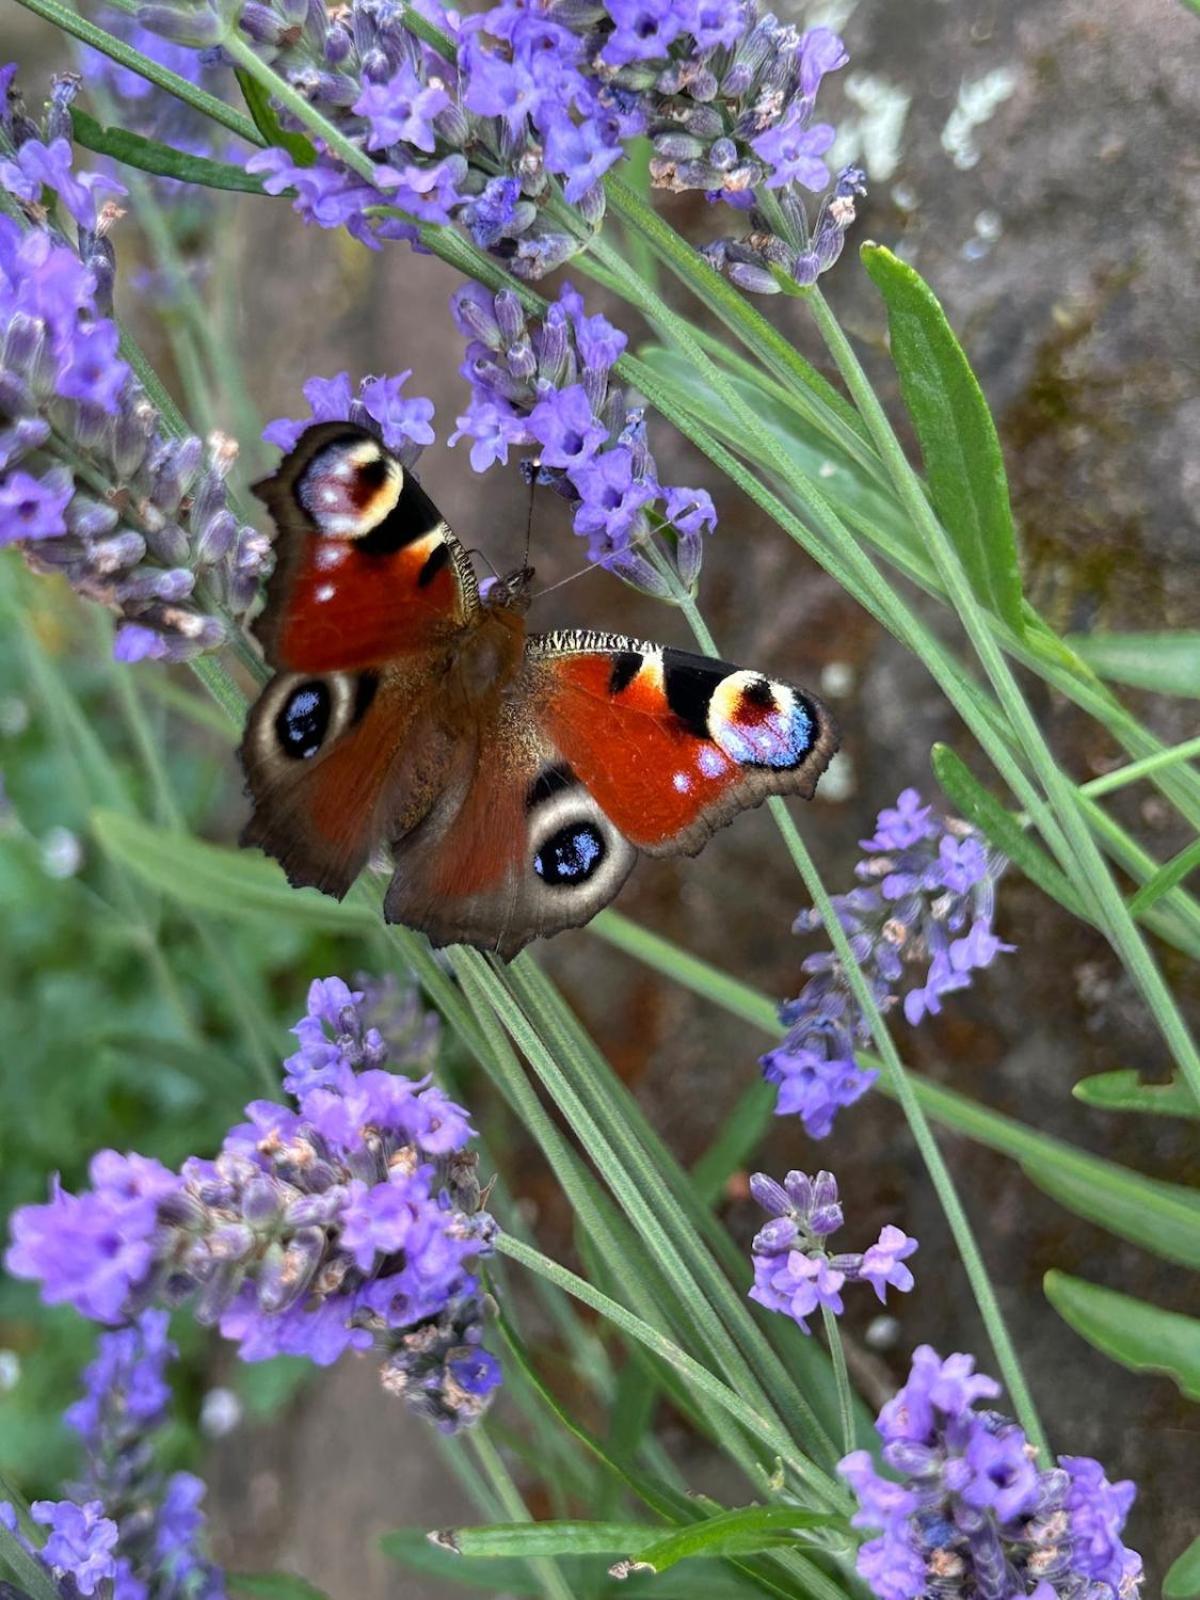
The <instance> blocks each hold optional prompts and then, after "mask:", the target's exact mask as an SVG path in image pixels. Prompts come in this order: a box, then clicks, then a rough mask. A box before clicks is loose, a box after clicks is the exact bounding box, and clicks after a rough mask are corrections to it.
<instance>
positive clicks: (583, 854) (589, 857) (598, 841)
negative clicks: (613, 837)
mask: <svg viewBox="0 0 1200 1600" xmlns="http://www.w3.org/2000/svg"><path fill="white" fill-rule="evenodd" d="M604 849H605V847H604V837H603V835H602V834H601V832H600V830H599V828H597V827H595V826H594V825H593V824H592V823H590V822H570V823H568V824H567V826H566V827H565V828H560V829H559V830H558V832H557V833H552V834H551V835H550V837H549V838H548V839H547V840H546V841H545V843H544V844H543V845H542V847H541V849H540V850H539V851H538V853H537V855H535V856H534V858H533V870H534V871H535V872H536V873H537V875H538V877H539V878H541V880H542V882H543V883H546V884H549V885H550V886H551V887H552V888H558V887H563V886H567V887H569V886H570V885H571V884H576V883H586V882H587V880H588V879H589V878H590V877H591V876H592V874H593V873H594V872H595V871H596V870H597V868H598V867H599V865H600V863H601V862H602V861H603V860H604Z"/></svg>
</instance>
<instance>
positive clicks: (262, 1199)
mask: <svg viewBox="0 0 1200 1600" xmlns="http://www.w3.org/2000/svg"><path fill="white" fill-rule="evenodd" d="M241 1212H242V1218H243V1220H244V1221H246V1222H248V1223H249V1224H250V1226H251V1227H252V1228H259V1229H261V1228H263V1227H266V1226H268V1225H269V1224H271V1223H272V1222H274V1221H275V1219H276V1217H278V1215H279V1190H278V1188H277V1186H276V1184H275V1183H274V1182H273V1181H272V1180H271V1179H270V1178H267V1177H257V1178H251V1179H250V1181H249V1182H248V1183H247V1184H246V1185H245V1187H244V1188H243V1189H242V1203H241Z"/></svg>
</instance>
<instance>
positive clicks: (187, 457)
mask: <svg viewBox="0 0 1200 1600" xmlns="http://www.w3.org/2000/svg"><path fill="white" fill-rule="evenodd" d="M203 458H204V446H203V445H202V444H201V443H200V440H199V439H197V438H196V436H195V435H194V434H191V435H189V436H188V437H187V438H185V439H173V440H172V441H171V443H170V444H169V445H168V446H167V447H166V449H165V450H164V451H163V452H162V454H161V455H160V456H159V458H158V460H157V461H156V462H155V464H154V467H153V472H152V478H153V488H152V489H151V491H150V498H151V499H152V500H153V502H154V504H155V505H156V506H157V507H158V508H159V510H160V511H167V512H174V511H177V510H178V509H179V503H180V501H181V500H182V499H183V497H184V495H185V494H187V492H188V490H189V489H190V488H191V487H192V484H193V483H194V482H195V481H196V474H197V473H198V472H199V471H200V464H201V462H202V460H203Z"/></svg>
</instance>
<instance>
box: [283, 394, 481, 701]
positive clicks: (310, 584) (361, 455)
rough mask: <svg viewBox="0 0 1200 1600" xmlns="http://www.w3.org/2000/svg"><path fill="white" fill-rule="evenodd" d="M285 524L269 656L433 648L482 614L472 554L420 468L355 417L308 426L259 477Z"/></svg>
mask: <svg viewBox="0 0 1200 1600" xmlns="http://www.w3.org/2000/svg"><path fill="white" fill-rule="evenodd" d="M255 493H256V494H257V495H258V496H259V498H260V499H261V500H263V501H264V502H265V503H266V505H267V506H268V507H269V509H270V511H271V514H272V515H273V517H274V519H275V522H276V525H277V527H278V535H277V538H276V541H275V550H276V566H275V571H274V573H273V574H272V577H271V580H270V583H269V585H268V589H267V604H266V608H265V610H264V611H263V614H262V616H261V617H260V618H259V619H258V621H257V622H256V624H255V632H256V634H257V636H258V638H259V639H260V641H261V642H262V645H263V648H264V651H265V653H266V656H267V660H268V661H269V662H270V663H271V665H272V666H275V667H278V668H281V669H283V670H287V671H293V672H311V673H321V672H335V671H346V670H350V669H354V668H358V667H365V666H371V665H377V664H378V663H380V662H382V661H387V660H389V659H391V658H392V657H395V656H399V655H404V654H407V653H409V652H412V651H419V650H427V649H429V648H430V647H431V646H433V645H436V644H438V643H440V642H442V641H444V640H446V639H447V638H449V637H451V636H452V635H453V634H454V633H456V632H457V631H459V630H461V629H462V628H463V627H465V626H467V625H469V623H470V621H471V619H472V618H473V617H474V616H475V615H476V613H477V612H478V606H479V602H478V594H477V590H476V584H475V575H474V572H473V570H472V568H471V563H470V559H469V557H468V556H467V554H466V552H465V551H464V550H463V548H462V546H461V544H460V543H459V542H458V540H457V539H456V538H455V537H454V535H453V534H452V533H451V532H450V529H449V528H448V527H447V526H446V523H445V521H444V520H443V518H442V515H441V513H440V512H439V511H438V509H437V507H436V506H435V505H434V504H433V502H432V501H431V500H430V499H429V497H428V495H426V494H425V492H424V490H423V489H422V488H421V486H420V484H419V483H418V482H417V480H416V478H415V477H414V476H413V474H412V473H411V472H406V471H405V470H404V468H403V467H402V466H401V464H400V462H399V461H397V459H396V458H395V456H393V455H392V453H391V452H390V451H389V450H387V449H385V448H384V446H383V445H382V444H381V443H380V442H379V440H378V439H376V438H375V436H374V435H373V434H371V433H368V432H367V431H366V430H365V429H363V428H359V427H356V426H355V425H354V424H353V423H348V422H323V423H316V424H314V425H313V426H312V427H310V428H307V429H305V431H304V433H303V434H301V436H300V439H299V441H298V442H297V444H296V446H295V448H294V449H293V450H291V451H290V452H289V453H288V455H287V456H286V457H285V458H284V460H283V462H282V463H281V465H280V468H279V470H278V472H276V473H275V475H274V476H273V477H271V478H267V479H265V480H264V481H263V482H262V483H259V484H256V485H255Z"/></svg>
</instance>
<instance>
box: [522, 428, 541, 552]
mask: <svg viewBox="0 0 1200 1600" xmlns="http://www.w3.org/2000/svg"><path fill="white" fill-rule="evenodd" d="M521 465H522V467H523V468H524V470H525V474H526V476H527V478H528V480H529V511H528V514H527V515H526V517H525V555H524V557H523V559H522V561H521V565H522V566H523V567H528V565H529V546H530V544H531V542H532V539H533V497H534V494H535V492H536V490H537V481H538V474H539V473H540V472H541V470H542V462H541V457H540V456H536V457H534V458H533V460H531V461H523V462H522V463H521Z"/></svg>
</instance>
